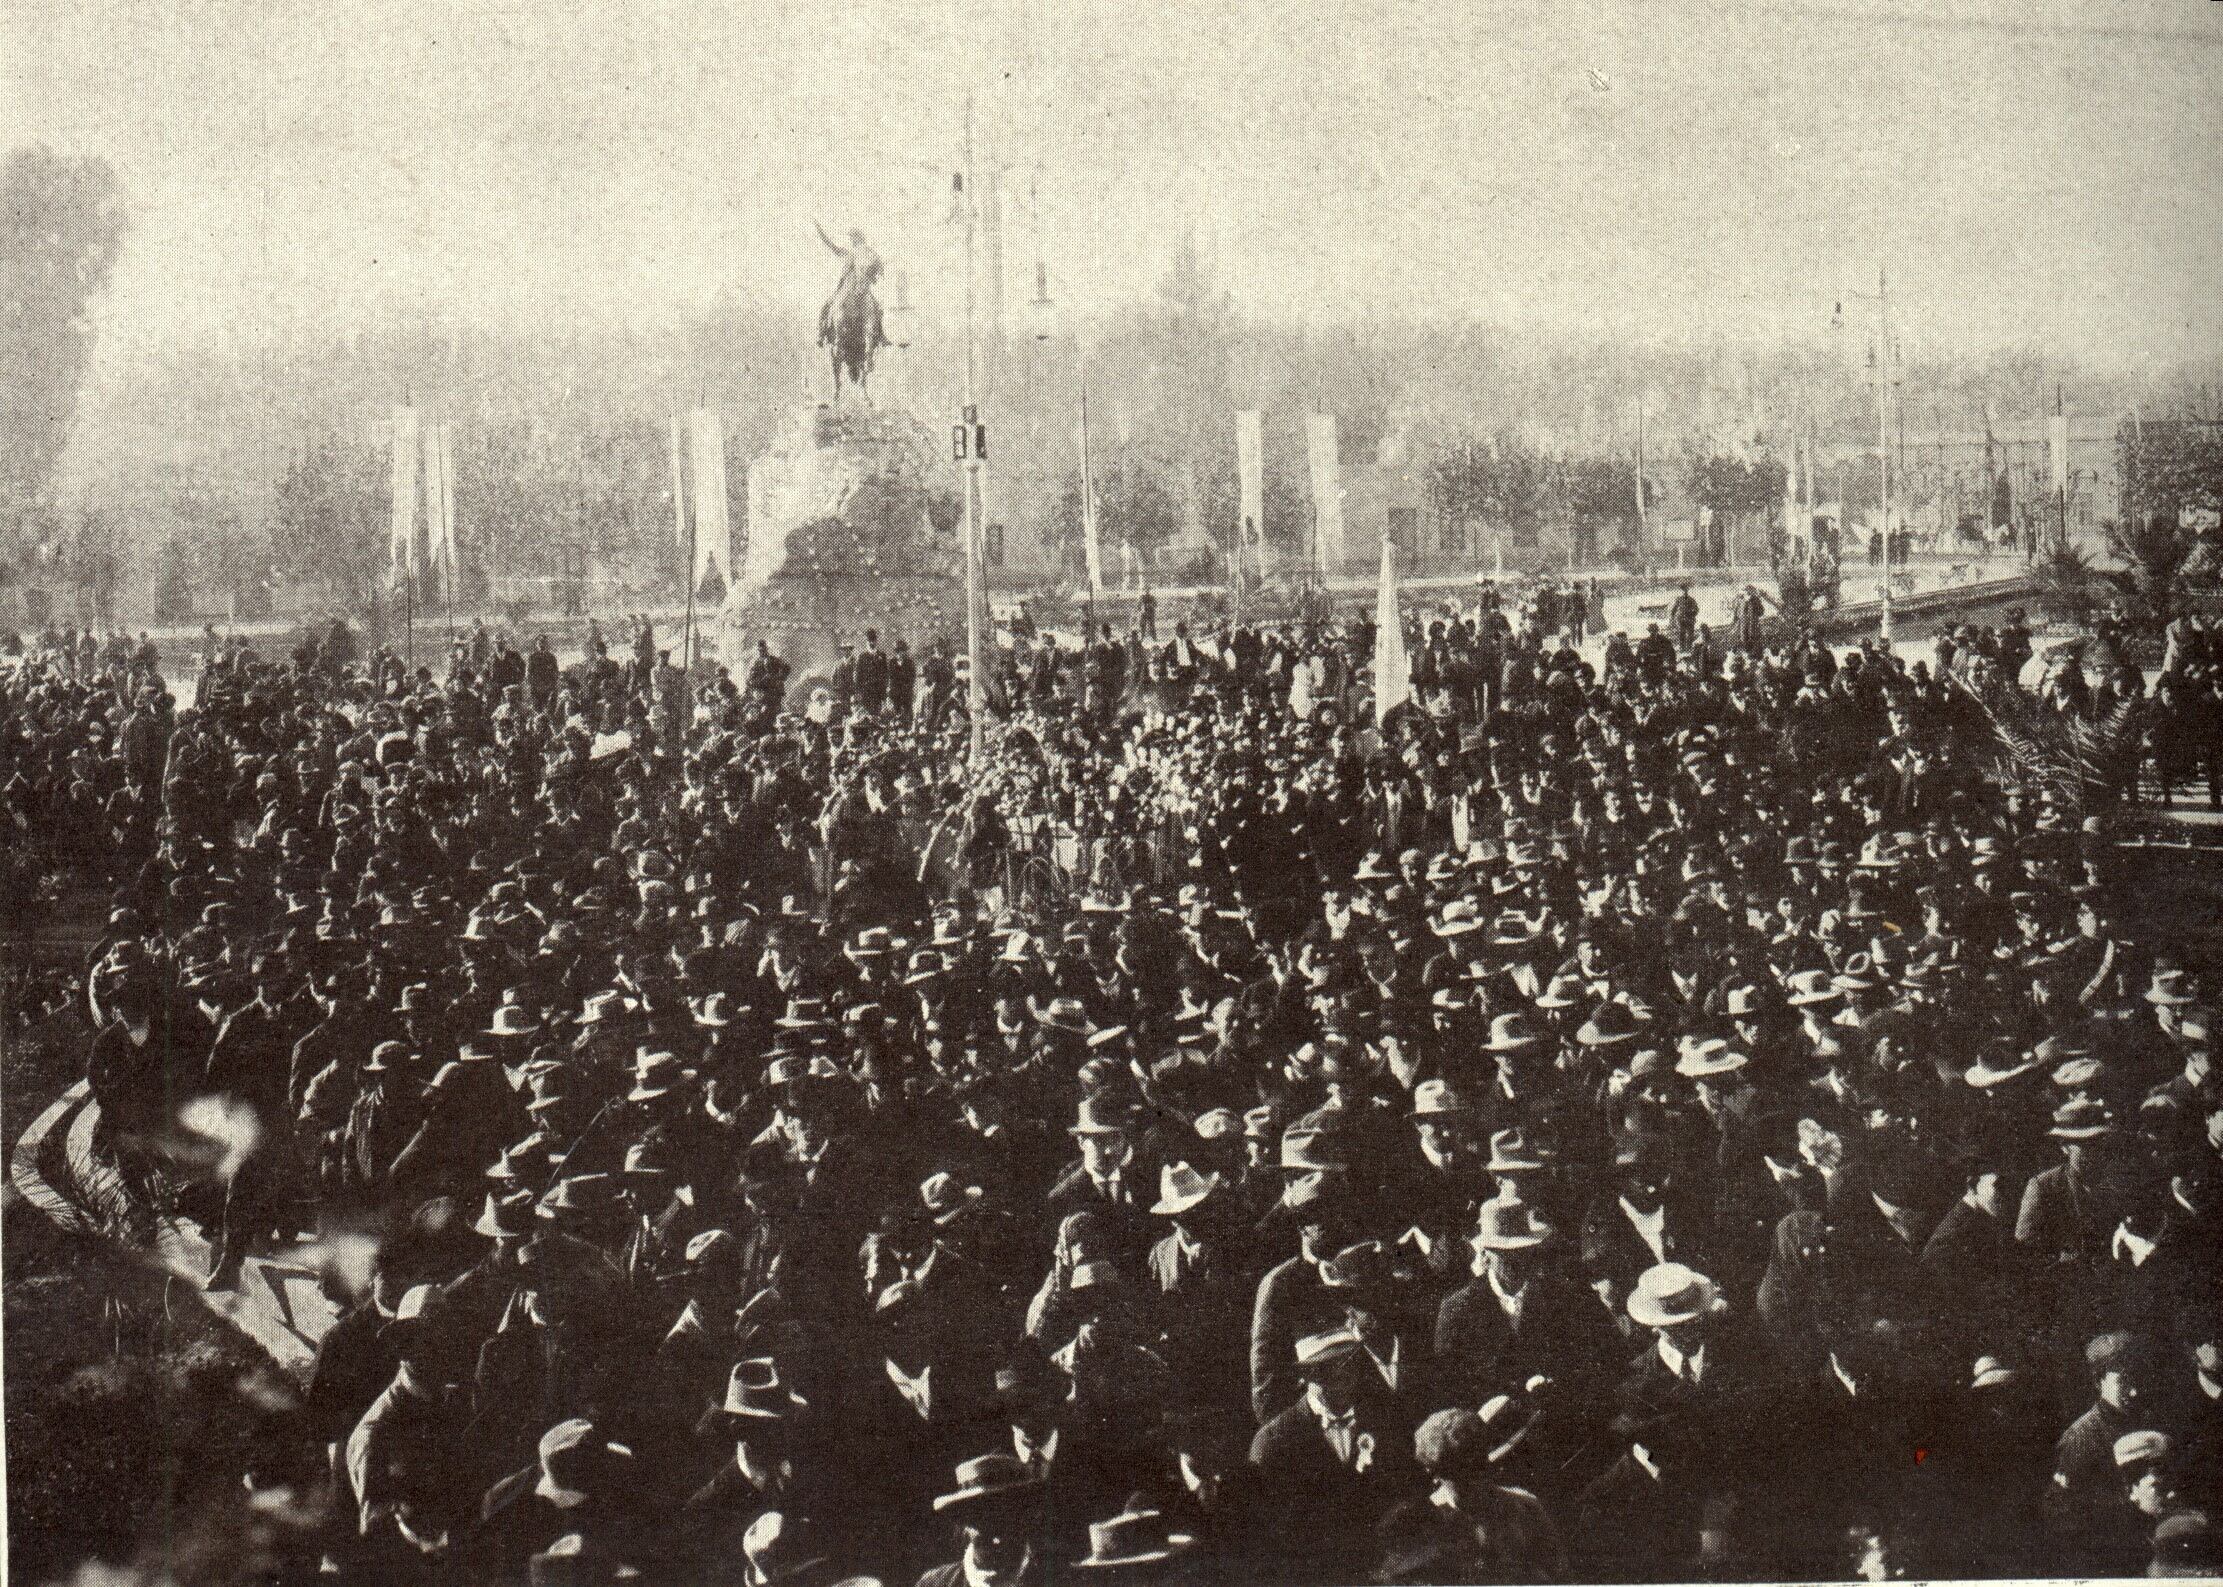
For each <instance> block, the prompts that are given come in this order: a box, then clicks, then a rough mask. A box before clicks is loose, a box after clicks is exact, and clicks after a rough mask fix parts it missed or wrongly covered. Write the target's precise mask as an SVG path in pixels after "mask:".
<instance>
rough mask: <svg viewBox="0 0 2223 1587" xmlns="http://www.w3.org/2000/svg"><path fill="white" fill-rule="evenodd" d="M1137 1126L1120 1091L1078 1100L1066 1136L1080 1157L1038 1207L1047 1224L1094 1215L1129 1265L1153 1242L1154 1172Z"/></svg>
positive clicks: (1154, 1166) (1128, 1101) (1156, 1176)
mask: <svg viewBox="0 0 2223 1587" xmlns="http://www.w3.org/2000/svg"><path fill="white" fill-rule="evenodd" d="M1139 1125H1140V1120H1138V1118H1137V1116H1136V1110H1135V1108H1134V1106H1133V1105H1132V1102H1131V1100H1130V1095H1129V1093H1128V1092H1126V1091H1124V1090H1117V1089H1115V1090H1109V1091H1103V1092H1098V1093H1094V1094H1091V1095H1087V1096H1084V1097H1082V1098H1081V1101H1080V1106H1079V1108H1078V1110H1077V1112H1076V1114H1075V1117H1074V1121H1073V1124H1072V1125H1071V1127H1070V1128H1069V1129H1068V1130H1067V1132H1066V1133H1067V1134H1068V1135H1070V1136H1071V1137H1072V1138H1073V1142H1074V1145H1075V1146H1076V1147H1078V1148H1079V1151H1080V1155H1079V1157H1078V1158H1076V1159H1074V1160H1073V1161H1071V1162H1069V1163H1068V1164H1067V1166H1066V1168H1065V1169H1064V1171H1063V1172H1062V1173H1060V1174H1059V1175H1058V1178H1057V1180H1056V1182H1055V1183H1053V1184H1052V1185H1051V1186H1050V1189H1049V1193H1048V1194H1047V1195H1046V1196H1045V1197H1044V1198H1043V1203H1042V1205H1043V1210H1044V1212H1045V1213H1046V1214H1047V1215H1048V1216H1049V1217H1050V1218H1052V1219H1061V1218H1064V1217H1067V1216H1068V1215H1070V1214H1072V1213H1075V1212H1082V1211H1086V1212H1093V1213H1095V1214H1097V1215H1098V1216H1099V1217H1100V1218H1102V1219H1103V1220H1104V1226H1105V1229H1106V1231H1107V1233H1108V1235H1109V1237H1110V1238H1111V1240H1112V1242H1113V1243H1114V1245H1115V1247H1116V1248H1117V1250H1118V1251H1119V1252H1120V1253H1121V1254H1122V1255H1123V1256H1125V1257H1128V1258H1132V1259H1139V1258H1140V1257H1141V1255H1142V1253H1143V1252H1144V1251H1145V1250H1147V1249H1148V1248H1149V1246H1150V1243H1151V1241H1152V1239H1153V1238H1154V1232H1153V1230H1152V1229H1151V1226H1150V1212H1149V1208H1150V1204H1151V1199H1152V1197H1151V1193H1152V1191H1153V1190H1154V1189H1155V1188H1156V1185H1157V1178H1158V1166H1159V1165H1158V1164H1156V1163H1154V1162H1151V1161H1150V1160H1148V1158H1147V1157H1146V1156H1145V1155H1144V1153H1143V1150H1142V1146H1143V1143H1142V1140H1141V1130H1140V1128H1139Z"/></svg>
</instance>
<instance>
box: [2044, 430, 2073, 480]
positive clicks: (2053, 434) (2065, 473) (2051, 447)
mask: <svg viewBox="0 0 2223 1587" xmlns="http://www.w3.org/2000/svg"><path fill="white" fill-rule="evenodd" d="M2045 440H2046V450H2047V451H2048V452H2050V453H2052V454H2053V493H2054V494H2055V495H2056V496H2061V497H2066V496H2067V495H2068V493H2069V416H2068V415H2067V414H2065V413H2056V414H2055V415H2054V416H2053V417H2052V418H2051V419H2050V420H2048V421H2047V423H2046V436H2045Z"/></svg>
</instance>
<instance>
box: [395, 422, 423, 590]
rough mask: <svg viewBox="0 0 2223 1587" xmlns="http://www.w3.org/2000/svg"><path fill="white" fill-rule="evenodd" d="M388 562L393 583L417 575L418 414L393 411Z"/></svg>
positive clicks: (398, 582)
mask: <svg viewBox="0 0 2223 1587" xmlns="http://www.w3.org/2000/svg"><path fill="white" fill-rule="evenodd" d="M388 561H389V563H390V564H391V573H392V577H393V581H394V583H396V584H397V585H398V584H400V583H401V582H402V581H403V580H405V579H407V578H408V577H409V576H410V575H412V574H414V573H415V572H416V571H417V410H416V409H415V408H406V407H405V408H396V409H395V410H394V474H393V536H392V539H391V541H390V547H389V556H388Z"/></svg>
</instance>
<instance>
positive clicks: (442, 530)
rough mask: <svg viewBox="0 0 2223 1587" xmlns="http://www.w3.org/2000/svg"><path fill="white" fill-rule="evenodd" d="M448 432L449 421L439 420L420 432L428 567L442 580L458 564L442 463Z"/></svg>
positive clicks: (434, 575)
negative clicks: (452, 555)
mask: <svg viewBox="0 0 2223 1587" xmlns="http://www.w3.org/2000/svg"><path fill="white" fill-rule="evenodd" d="M447 434H448V427H447V425H445V424H437V423H436V424H428V425H426V426H424V428H423V430H422V431H421V432H420V435H421V438H422V442H423V446H422V450H423V452H424V460H425V462H424V469H425V567H426V569H427V570H428V571H429V572H431V573H432V575H433V577H434V578H436V579H439V580H442V581H445V580H446V578H447V577H448V570H449V568H450V567H452V566H453V565H454V564H453V562H452V560H451V558H450V556H449V545H448V535H449V532H450V529H451V526H452V521H451V519H450V518H449V515H448V476H447V474H446V472H445V470H444V468H443V466H442V463H441V458H442V456H443V455H444V454H445V453H446V451H447ZM442 593H445V590H444V589H443V591H442Z"/></svg>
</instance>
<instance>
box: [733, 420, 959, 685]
mask: <svg viewBox="0 0 2223 1587" xmlns="http://www.w3.org/2000/svg"><path fill="white" fill-rule="evenodd" d="M960 500H961V498H960V497H959V496H958V495H957V491H956V487H955V484H954V482H952V481H951V480H950V479H949V477H948V469H947V465H946V464H943V463H942V462H941V457H940V453H939V452H938V450H937V449H936V447H935V445H934V433H933V432H932V431H931V430H929V429H928V428H927V427H926V425H925V424H923V423H921V422H920V421H919V420H918V419H916V418H913V417H912V416H911V415H909V414H906V413H900V412H897V411H895V410H892V409H887V408H868V407H864V406H862V405H861V404H859V405H856V406H851V407H843V408H834V407H831V406H827V405H825V404H820V405H818V406H816V407H806V408H797V409H794V410H792V411H791V412H790V413H789V414H788V416H787V420H786V422H785V423H784V424H783V425H782V426H781V428H780V432H779V434H778V436H777V437H776V438H775V439H774V441H773V443H772V447H771V449H770V450H769V451H767V452H766V453H765V454H764V455H763V456H762V457H760V458H758V459H757V460H756V461H755V462H754V463H751V464H750V465H749V523H748V542H747V546H746V549H745V550H744V551H743V552H742V554H741V556H740V559H739V565H738V566H737V567H736V569H735V573H734V585H733V588H732V589H731V590H730V591H728V592H727V595H726V598H725V603H724V606H723V608H722V610H721V612H720V614H719V642H720V650H721V652H722V654H723V655H724V657H725V660H726V663H727V665H728V666H729V667H730V668H732V669H733V670H734V673H735V676H736V677H737V678H738V677H739V676H741V675H742V674H743V673H744V672H745V670H746V668H747V666H748V662H749V658H750V657H751V656H753V655H754V654H755V653H756V642H757V641H758V640H759V639H762V640H764V641H766V642H767V643H768V644H770V646H771V648H772V651H773V653H774V654H775V655H778V656H780V657H782V658H784V659H785V660H786V661H787V663H788V665H789V666H791V667H793V668H794V669H795V670H794V676H793V678H792V680H791V682H790V685H789V699H790V700H791V701H792V700H795V699H798V698H800V696H801V692H802V690H803V689H806V688H807V687H808V686H809V685H810V684H812V683H814V682H816V681H818V680H821V679H823V678H825V677H826V676H827V675H828V674H829V673H830V672H831V671H832V669H833V665H834V661H835V656H836V652H835V648H834V647H835V646H836V645H837V644H839V643H841V642H844V641H846V642H848V643H850V644H853V645H856V646H857V647H858V648H859V649H860V650H861V649H863V647H864V631H865V630H866V629H867V628H876V629H878V630H879V632H880V648H881V649H882V650H884V651H885V650H893V649H894V648H895V641H896V640H898V639H905V640H908V641H909V642H910V647H911V652H912V654H913V655H923V654H924V653H925V651H926V649H927V647H928V645H929V644H930V643H931V642H932V640H933V639H934V638H935V637H937V636H943V637H947V638H948V639H949V640H950V641H951V645H952V648H953V650H959V651H961V650H962V648H963V644H964V626H965V559H964V539H963V529H962V514H961V512H960V511H959V510H958V507H959V503H960Z"/></svg>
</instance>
